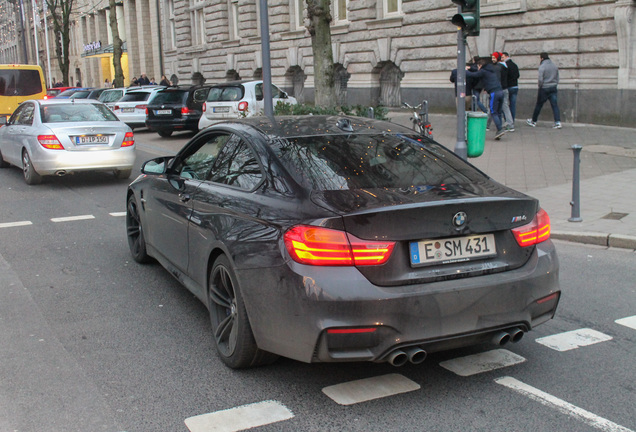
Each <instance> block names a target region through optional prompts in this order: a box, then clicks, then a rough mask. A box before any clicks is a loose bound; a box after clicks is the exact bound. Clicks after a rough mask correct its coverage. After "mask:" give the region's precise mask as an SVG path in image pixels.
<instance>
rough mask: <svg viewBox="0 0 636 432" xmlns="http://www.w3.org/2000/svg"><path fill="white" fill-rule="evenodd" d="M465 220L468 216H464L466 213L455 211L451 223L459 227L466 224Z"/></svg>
mask: <svg viewBox="0 0 636 432" xmlns="http://www.w3.org/2000/svg"><path fill="white" fill-rule="evenodd" d="M467 220H468V216H466V213H464V212H458V213H455V216H453V225H455V226H456V227H457V228H461V227H463V226H464V225H465V224H466V221H467Z"/></svg>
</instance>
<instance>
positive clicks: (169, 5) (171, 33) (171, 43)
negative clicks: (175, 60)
mask: <svg viewBox="0 0 636 432" xmlns="http://www.w3.org/2000/svg"><path fill="white" fill-rule="evenodd" d="M166 9H167V11H168V14H167V15H168V40H167V42H168V49H176V48H177V25H176V22H175V17H174V0H168V1H167V2H166Z"/></svg>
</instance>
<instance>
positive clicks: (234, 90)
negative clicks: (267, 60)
mask: <svg viewBox="0 0 636 432" xmlns="http://www.w3.org/2000/svg"><path fill="white" fill-rule="evenodd" d="M279 101H280V102H284V103H288V104H291V105H296V104H297V103H298V102H297V101H296V99H295V98H293V97H292V96H289V95H288V94H287V93H285V92H284V91H282V90H281V89H279V88H278V87H276V86H275V85H273V84H272V103H273V105H274V106H276V104H277V103H278V102H279ZM264 107H265V105H264V102H263V81H244V82H243V81H241V82H229V83H224V84H218V85H215V86H212V88H211V89H210V92H209V93H208V97H207V99H206V101H205V103H204V104H203V115H202V116H201V119H200V120H199V129H203V128H205V127H207V126H210V125H211V124H212V123H214V122H216V121H219V120H224V119H231V118H239V117H251V116H254V115H262V113H263V110H264Z"/></svg>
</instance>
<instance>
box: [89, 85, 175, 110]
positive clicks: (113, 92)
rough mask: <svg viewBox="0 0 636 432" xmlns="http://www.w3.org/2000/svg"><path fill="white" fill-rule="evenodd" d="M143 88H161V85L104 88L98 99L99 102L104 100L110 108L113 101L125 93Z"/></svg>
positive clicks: (113, 103)
mask: <svg viewBox="0 0 636 432" xmlns="http://www.w3.org/2000/svg"><path fill="white" fill-rule="evenodd" d="M143 88H163V86H161V87H159V86H155V85H153V86H131V87H117V88H111V89H106V90H105V91H104V92H102V94H101V95H99V98H98V100H99V101H100V102H104V103H105V104H106V106H107V107H108V108H110V109H112V108H113V106H114V105H115V102H117V101H118V100H120V99H121V98H123V97H124V95H125V94H126V93H128V92H131V91H136V90H140V89H143Z"/></svg>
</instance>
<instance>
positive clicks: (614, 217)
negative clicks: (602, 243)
mask: <svg viewBox="0 0 636 432" xmlns="http://www.w3.org/2000/svg"><path fill="white" fill-rule="evenodd" d="M628 214H629V213H619V212H611V213H608V214H606V215H605V216H603V217H602V218H601V219H611V220H621V219H623V218H624V217H625V216H627V215H628Z"/></svg>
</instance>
